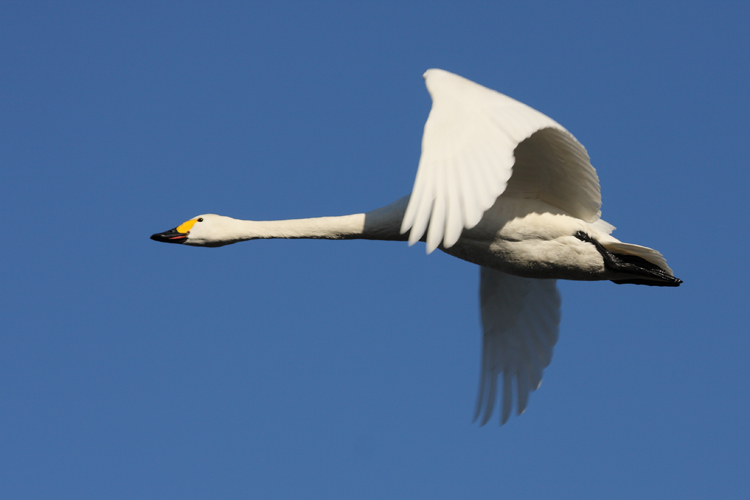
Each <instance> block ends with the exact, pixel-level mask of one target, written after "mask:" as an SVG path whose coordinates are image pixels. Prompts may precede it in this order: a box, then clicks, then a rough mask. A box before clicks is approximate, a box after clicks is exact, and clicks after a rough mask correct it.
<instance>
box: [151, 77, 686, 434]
mask: <svg viewBox="0 0 750 500" xmlns="http://www.w3.org/2000/svg"><path fill="white" fill-rule="evenodd" d="M423 77H424V80H425V84H426V86H427V90H428V92H429V93H430V96H431V98H432V108H431V110H430V114H429V117H428V119H427V122H426V124H425V127H424V134H423V138H422V154H421V157H420V160H419V166H418V169H417V176H416V179H415V181H414V187H413V190H412V193H411V195H408V196H405V197H403V198H401V199H399V200H397V201H395V202H393V203H391V204H390V205H387V206H385V207H382V208H379V209H376V210H373V211H370V212H367V213H360V214H354V215H344V216H339V217H319V218H310V219H297V220H280V221H250V220H237V219H233V218H231V217H225V216H221V215H214V214H206V215H199V216H197V217H194V218H192V219H190V220H188V221H187V222H184V223H182V224H180V225H179V226H177V227H176V228H174V229H171V230H169V231H166V232H163V233H157V234H154V235H152V236H151V239H153V240H156V241H161V242H166V243H180V244H184V245H193V246H206V247H218V246H222V245H228V244H231V243H237V242H239V241H245V240H255V239H266V238H325V239H334V240H345V239H369V240H393V241H408V243H409V246H411V245H413V244H414V243H416V242H417V241H424V242H425V244H426V249H427V253H428V254H429V253H431V252H433V251H434V250H435V249H440V250H442V251H443V252H445V253H447V254H449V255H452V256H454V257H458V258H459V259H463V260H466V261H468V262H472V263H474V264H477V265H479V266H480V286H479V297H480V304H481V320H482V329H483V342H482V356H481V370H480V382H479V394H478V397H477V403H476V408H475V413H474V420H475V421H476V420H477V419H479V418H480V417H481V420H480V425H484V424H485V423H487V421H489V419H490V418H491V416H492V413H493V410H494V408H495V406H496V398H497V396H498V393H499V392H501V402H500V403H499V405H498V406H500V425H503V424H504V423H506V422H507V421H508V418H509V417H510V415H511V412H512V408H513V406H514V399H513V393H514V392H515V394H516V398H515V407H516V411H517V414H518V415H520V414H522V413H523V412H524V411H525V410H526V407H527V405H528V400H529V395H530V393H531V392H532V391H535V390H536V389H538V388H539V385H540V384H541V381H542V372H543V370H544V368H546V367H547V366H548V365H549V364H550V361H551V359H552V350H553V348H554V346H555V344H556V343H557V337H558V327H559V323H560V295H559V293H558V290H557V284H556V283H557V280H558V279H567V280H584V281H593V280H610V281H613V282H615V283H618V284H624V283H631V284H638V285H653V286H679V285H680V283H682V281H681V280H679V279H677V278H675V277H674V275H673V273H672V270H671V269H670V268H669V266H667V262H666V260H665V259H664V257H663V256H662V255H661V254H660V253H659V252H657V251H656V250H653V249H651V248H646V247H643V246H639V245H633V244H629V243H623V242H621V241H619V240H617V239H616V238H614V237H613V236H612V235H611V233H612V231H613V230H614V229H615V228H614V226H612V225H611V224H608V223H607V222H604V221H603V220H602V219H601V218H600V216H601V212H600V208H601V192H600V188H599V178H598V177H597V175H596V171H595V170H594V168H593V167H592V166H591V162H590V159H589V156H588V154H587V152H586V150H585V149H584V147H583V146H582V145H581V144H580V143H579V142H578V141H577V140H576V139H575V137H573V135H571V134H570V132H568V131H567V130H566V129H564V128H563V127H562V126H561V125H559V124H558V123H557V122H555V121H553V120H552V119H551V118H549V117H547V116H545V115H544V114H542V113H540V112H538V111H536V110H534V109H532V108H531V107H529V106H527V105H525V104H522V103H521V102H518V101H516V100H514V99H512V98H510V97H507V96H505V95H503V94H500V93H498V92H496V91H494V90H491V89H488V88H486V87H483V86H481V85H479V84H477V83H474V82H472V81H470V80H467V79H465V78H463V77H460V76H458V75H455V74H453V73H449V72H448V71H444V70H440V69H430V70H428V71H427V72H425V73H424V76H423ZM498 385H501V386H502V388H500V387H498ZM514 387H515V391H514Z"/></svg>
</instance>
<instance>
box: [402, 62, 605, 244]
mask: <svg viewBox="0 0 750 500" xmlns="http://www.w3.org/2000/svg"><path fill="white" fill-rule="evenodd" d="M424 79H425V83H426V85H427V90H428V91H429V93H430V96H431V97H432V109H431V110H430V115H429V117H428V118H427V122H426V123H425V127H424V134H423V136H422V155H421V157H420V159H419V168H418V170H417V176H416V179H415V181H414V189H413V190H412V196H411V198H410V200H409V205H408V207H407V210H406V213H405V215H404V219H403V222H402V225H401V232H402V233H405V232H407V231H410V233H409V244H410V245H413V244H414V243H416V242H417V241H419V240H420V239H421V238H422V237H423V236H424V235H425V232H427V238H426V241H427V253H431V252H432V251H434V250H435V249H436V248H437V247H438V246H440V245H441V244H442V245H443V246H444V247H445V248H450V247H451V246H453V244H455V242H456V241H457V240H458V238H459V237H460V235H461V231H462V230H463V229H464V228H472V227H474V226H475V225H476V224H478V223H479V221H480V219H481V217H482V215H483V214H484V212H485V211H486V210H487V209H488V208H490V207H491V206H492V205H493V204H494V203H495V200H496V199H497V197H498V196H500V195H502V194H506V195H508V196H515V197H522V198H538V199H541V200H543V201H546V202H547V203H550V204H551V205H554V206H556V207H558V208H560V209H562V210H565V211H567V212H568V213H570V215H572V216H574V217H578V218H580V219H582V220H585V221H586V222H590V223H593V222H595V221H596V220H597V219H598V218H599V209H600V208H601V194H600V191H599V178H598V177H597V175H596V171H595V170H594V168H593V167H592V166H591V162H590V161H589V157H588V154H587V153H586V150H585V148H584V147H583V146H582V145H581V144H580V143H579V142H578V141H577V140H576V139H575V137H573V136H572V135H571V134H570V133H569V132H568V131H566V130H565V129H564V128H563V127H562V126H560V125H559V124H558V123H557V122H555V121H554V120H552V119H551V118H549V117H547V116H545V115H543V114H542V113H540V112H538V111H536V110H534V109H532V108H530V107H529V106H526V105H525V104H522V103H520V102H518V101H516V100H514V99H511V98H510V97H507V96H505V95H503V94H500V93H499V92H495V91H494V90H490V89H488V88H486V87H483V86H481V85H478V84H476V83H474V82H472V81H469V80H467V79H465V78H462V77H460V76H458V75H454V74H452V73H449V72H447V71H443V70H439V69H431V70H428V71H427V72H426V73H425V74H424ZM511 174H512V177H511Z"/></svg>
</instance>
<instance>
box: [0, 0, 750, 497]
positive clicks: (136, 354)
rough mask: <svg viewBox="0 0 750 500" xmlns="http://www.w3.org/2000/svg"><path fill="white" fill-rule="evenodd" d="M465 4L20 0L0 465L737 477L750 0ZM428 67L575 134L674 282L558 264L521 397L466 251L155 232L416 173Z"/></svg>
mask: <svg viewBox="0 0 750 500" xmlns="http://www.w3.org/2000/svg"><path fill="white" fill-rule="evenodd" d="M465 4H466V2H461V4H460V5H459V3H458V2H456V3H436V2H421V3H413V2H409V3H399V2H383V3H381V4H379V5H378V6H376V5H374V3H371V4H369V5H366V6H363V5H361V4H359V3H356V5H355V3H354V2H341V3H324V4H313V3H308V2H295V3H288V2H273V3H272V2H264V3H251V2H231V3H226V2H173V3H166V2H143V3H136V2H97V3H81V2H68V3H65V4H64V5H63V3H62V2H47V3H43V2H2V3H1V4H0V73H1V74H2V76H0V189H2V195H1V196H0V208H1V209H2V214H3V215H4V217H3V221H2V229H3V232H2V234H3V244H2V250H1V253H0V255H2V263H1V264H0V280H1V283H2V287H1V288H0V295H1V296H2V300H1V301H0V304H1V305H0V322H1V323H2V333H0V496H2V497H3V498H4V499H5V498H7V499H50V498H54V499H76V500H81V499H102V498H107V499H135V498H137V499H152V498H153V499H194V498H195V499H205V498H221V499H234V498H259V499H290V498H304V499H326V500H328V499H355V498H356V499H402V498H403V499H418V498H425V499H456V498H558V499H566V498H570V499H601V498H607V499H633V498H659V499H671V498H675V499H678V498H679V499H691V498H750V475H748V471H750V457H749V455H748V449H750V426H748V421H749V420H750V398H748V392H749V391H750V382H749V380H750V368H748V366H750V365H749V364H748V358H749V357H750V336H749V335H748V331H749V328H748V320H749V319H750V317H749V316H750V307H749V304H748V292H747V280H748V274H749V273H748V266H747V262H748V257H747V253H748V248H749V247H750V237H749V236H748V219H749V217H748V209H747V208H746V207H747V203H748V196H747V191H748V184H749V183H750V174H749V173H748V165H747V155H748V153H747V150H748V139H747V138H748V135H749V133H750V118H749V117H750V101H749V100H748V91H749V90H750V85H749V84H750V65H749V64H748V61H750V29H748V26H749V25H750V9H749V8H748V7H747V4H745V3H743V2H726V3H717V2H705V3H686V2H679V3H678V2H674V3H658V2H656V3H655V2H644V3H631V2H628V3H627V6H626V5H625V4H624V3H615V2H610V3H604V2H590V3H566V5H565V6H563V2H559V3H557V2H545V3H542V2H536V3H532V2H524V3H522V2H513V3H510V2H481V3H472V4H470V5H465ZM431 67H438V68H443V69H447V70H450V71H453V72H455V73H458V74H460V75H462V76H465V77H467V78H469V79H472V80H475V81H477V82H479V83H481V84H484V85H486V86H489V87H491V88H494V89H497V90H500V91H501V92H504V93H506V94H508V95H510V96H512V97H514V98H516V99H519V100H521V101H523V102H526V103H528V104H530V105H531V106H533V107H535V108H537V109H539V110H541V111H542V112H544V113H546V114H548V115H550V116H551V117H552V118H554V119H556V120H557V121H559V122H560V123H561V124H563V125H564V126H565V127H566V128H568V129H569V130H570V131H571V132H572V133H574V134H575V135H576V136H577V137H578V139H579V140H580V141H581V142H582V143H583V144H584V145H585V146H586V147H587V148H588V151H589V153H590V155H591V157H592V161H593V164H594V166H595V167H596V168H597V170H598V172H599V176H600V178H601V182H602V194H603V198H604V206H603V213H604V218H605V219H606V220H607V221H609V222H611V223H613V224H614V225H616V226H617V227H618V230H617V232H616V233H615V234H616V236H618V237H619V238H621V239H622V240H624V241H628V242H632V243H638V244H643V245H648V246H651V247H654V248H657V249H659V250H660V251H661V252H662V253H664V255H665V256H666V257H667V259H668V260H669V263H670V265H671V266H672V268H673V269H674V271H675V274H676V275H677V276H678V277H679V278H681V279H683V280H684V281H685V283H684V285H683V286H682V287H680V288H678V289H668V288H653V287H639V286H617V285H614V284H612V283H609V282H601V283H571V282H565V283H562V284H561V291H562V295H563V322H562V325H561V331H560V341H559V343H558V345H557V348H556V349H555V355H554V359H553V361H552V365H551V366H550V367H549V368H548V369H547V370H546V372H545V380H544V383H543V384H542V387H541V388H540V390H539V391H537V392H535V393H534V394H533V395H532V397H531V402H530V405H529V409H528V411H527V412H526V414H524V415H523V416H521V417H518V418H516V417H514V418H512V419H511V420H510V422H509V423H508V424H507V425H505V426H503V427H498V425H497V419H496V418H495V419H493V421H492V423H490V424H488V425H487V426H485V427H481V428H480V427H478V426H477V425H476V424H474V425H472V423H471V417H472V410H473V405H474V398H475V395H476V394H475V393H476V388H477V387H476V384H477V379H478V372H479V347H480V333H479V319H478V304H477V285H478V283H477V282H478V272H477V269H476V268H475V266H473V265H471V264H468V263H466V262H462V261H459V260H456V259H453V258H451V257H448V256H446V255H444V254H440V253H439V252H436V253H435V254H433V255H430V256H426V255H425V254H424V247H423V245H422V244H419V245H417V246H416V247H415V248H408V247H407V245H406V244H405V243H385V242H366V241H349V242H332V241H259V242H247V243H242V244H238V245H233V246H230V247H225V248H220V249H201V248H188V247H180V246H177V245H164V244H158V243H155V242H153V241H150V240H149V238H148V237H149V235H151V234H152V233H154V232H157V231H163V230H166V229H169V228H171V227H174V226H176V225H177V224H179V223H181V222H183V221H184V220H186V219H188V218H190V217H192V216H194V215H197V214H201V213H206V212H210V213H219V214H224V215H230V216H234V217H238V218H246V219H275V218H289V217H304V216H318V215H335V214H344V213H354V212H360V211H366V210H370V209H372V208H376V207H378V206H381V205H385V204H387V203H389V202H391V201H393V200H395V199H396V198H398V197H400V196H403V195H405V194H407V193H408V192H409V191H410V189H411V186H412V183H413V179H414V174H415V172H416V167H417V161H418V158H419V152H420V138H421V134H422V127H423V125H424V121H425V119H426V117H427V113H428V111H429V108H430V100H429V96H428V94H427V92H426V90H425V89H424V85H423V81H422V78H421V75H422V73H423V72H424V71H425V70H426V69H428V68H431Z"/></svg>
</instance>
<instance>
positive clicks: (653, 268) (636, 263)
mask: <svg viewBox="0 0 750 500" xmlns="http://www.w3.org/2000/svg"><path fill="white" fill-rule="evenodd" d="M575 237H576V238H578V239H579V240H581V241H584V242H586V243H591V244H592V245H594V246H595V247H596V249H597V250H598V251H599V253H600V254H601V256H602V258H603V259H604V267H606V268H607V269H609V270H610V271H615V272H619V273H627V274H633V275H635V276H644V277H648V278H650V279H643V278H636V277H634V278H629V279H624V280H611V281H612V282H613V283H617V284H618V285H624V284H626V283H629V284H633V285H649V286H680V283H682V280H680V279H677V278H675V277H674V276H672V275H671V274H669V273H668V272H667V271H665V270H664V269H662V268H660V267H659V266H657V265H656V264H652V263H651V262H649V261H647V260H646V259H644V258H642V257H638V256H635V255H626V254H616V253H612V252H610V251H609V250H607V249H606V248H604V247H603V246H602V244H601V243H599V242H598V241H596V240H595V239H594V238H592V237H591V236H589V235H588V234H586V233H584V232H583V231H578V232H577V233H576V234H575Z"/></svg>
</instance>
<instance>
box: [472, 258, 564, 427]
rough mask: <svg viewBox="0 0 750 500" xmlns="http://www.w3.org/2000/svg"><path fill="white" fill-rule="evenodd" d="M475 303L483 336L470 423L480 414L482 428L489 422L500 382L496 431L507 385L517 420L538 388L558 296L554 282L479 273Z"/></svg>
mask: <svg viewBox="0 0 750 500" xmlns="http://www.w3.org/2000/svg"><path fill="white" fill-rule="evenodd" d="M479 299H480V304H481V308H482V329H483V331H484V336H483V341H482V368H481V372H480V375H479V377H480V378H479V395H478V397H477V407H476V413H475V415H474V419H475V420H476V419H477V418H478V417H479V415H480V414H481V415H482V421H481V422H482V425H484V424H485V423H487V421H488V420H489V419H490V417H491V416H492V411H493V409H494V407H495V398H496V397H497V392H498V387H497V385H498V379H499V378H500V376H502V393H503V395H502V404H501V408H502V414H501V417H500V424H501V425H502V424H504V423H505V422H506V421H507V420H508V417H510V412H511V409H512V407H513V389H512V387H513V380H514V379H515V380H516V394H517V398H518V407H517V412H518V414H519V415H520V414H521V413H523V412H524V410H526V404H527V403H528V401H529V393H531V391H535V390H536V389H537V388H538V387H539V384H541V383H542V370H544V368H546V367H547V366H548V365H549V363H550V361H551V360H552V349H553V348H554V347H555V344H556V343H557V334H558V325H559V324H560V294H559V293H558V292H557V280H540V279H533V278H521V277H519V276H513V275H510V274H506V273H502V272H500V271H495V270H494V269H490V268H488V267H481V271H480V283H479Z"/></svg>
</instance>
